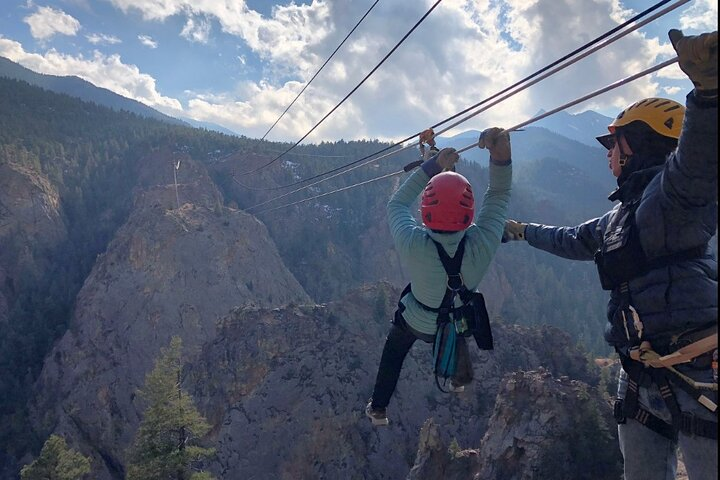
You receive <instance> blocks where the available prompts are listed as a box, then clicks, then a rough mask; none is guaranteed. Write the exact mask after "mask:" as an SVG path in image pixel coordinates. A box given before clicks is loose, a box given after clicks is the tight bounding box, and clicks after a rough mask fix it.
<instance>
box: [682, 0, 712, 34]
mask: <svg viewBox="0 0 720 480" xmlns="http://www.w3.org/2000/svg"><path fill="white" fill-rule="evenodd" d="M680 28H681V29H696V30H703V31H711V30H717V28H718V2H717V0H695V2H693V4H692V6H691V7H690V8H689V9H688V10H686V11H685V12H684V13H683V16H682V17H680Z"/></svg>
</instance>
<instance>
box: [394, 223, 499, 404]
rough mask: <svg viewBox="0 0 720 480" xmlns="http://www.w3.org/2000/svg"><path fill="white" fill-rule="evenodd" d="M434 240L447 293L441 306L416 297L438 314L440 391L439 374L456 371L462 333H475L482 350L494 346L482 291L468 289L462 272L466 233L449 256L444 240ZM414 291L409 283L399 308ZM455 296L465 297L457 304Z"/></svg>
mask: <svg viewBox="0 0 720 480" xmlns="http://www.w3.org/2000/svg"><path fill="white" fill-rule="evenodd" d="M433 243H434V244H435V248H436V249H437V252H438V255H439V256H440V261H441V262H442V264H443V268H444V269H445V273H446V274H447V285H446V289H445V295H444V296H443V299H442V302H440V306H439V307H438V308H433V307H430V306H428V305H425V304H424V303H422V302H420V301H419V300H417V298H416V299H415V301H417V302H418V304H419V305H420V306H421V307H422V308H423V309H424V310H426V311H428V312H432V313H435V314H437V333H436V334H435V340H434V343H433V362H434V370H435V383H436V385H437V387H438V388H439V389H440V391H442V392H446V390H444V389H443V388H442V386H441V385H440V382H439V378H440V377H442V378H444V379H446V380H447V378H450V377H452V376H453V375H454V374H455V372H456V369H457V360H458V359H457V353H458V352H457V346H456V342H457V341H458V340H459V341H464V339H460V338H459V337H469V336H472V337H473V338H474V339H475V343H476V344H477V346H478V348H479V349H481V350H492V349H493V337H492V331H491V329H490V317H489V316H488V313H487V308H486V306H485V298H484V297H483V295H482V293H480V292H472V291H470V290H468V288H467V287H466V286H465V283H464V280H463V278H462V274H461V273H460V267H461V265H462V258H463V255H464V253H465V237H463V238H462V240H460V244H459V245H458V249H457V251H456V253H455V256H454V257H450V256H449V255H448V254H447V252H445V249H444V248H443V247H442V245H441V244H439V243H438V242H436V241H434V240H433ZM411 291H412V286H411V284H407V286H406V287H405V289H403V291H402V293H401V294H400V301H399V302H398V308H400V309H401V310H402V309H404V307H405V306H404V305H403V304H402V299H403V298H404V297H405V295H407V294H408V293H410V292H411ZM456 296H459V297H460V300H461V301H462V305H461V306H459V307H456V306H454V304H455V297H456ZM443 385H444V384H443Z"/></svg>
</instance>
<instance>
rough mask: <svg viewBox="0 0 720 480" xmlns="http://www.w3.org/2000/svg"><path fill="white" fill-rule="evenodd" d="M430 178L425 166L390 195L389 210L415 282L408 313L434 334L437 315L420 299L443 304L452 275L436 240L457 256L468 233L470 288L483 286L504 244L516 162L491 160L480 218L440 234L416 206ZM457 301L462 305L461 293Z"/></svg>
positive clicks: (423, 330)
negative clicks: (426, 223) (415, 212)
mask: <svg viewBox="0 0 720 480" xmlns="http://www.w3.org/2000/svg"><path fill="white" fill-rule="evenodd" d="M429 180H430V177H429V176H428V175H427V174H426V173H425V172H424V171H423V170H422V169H421V168H419V169H417V170H416V171H415V172H413V174H412V175H411V176H410V177H409V178H408V179H407V180H406V181H405V182H404V183H403V184H402V185H401V186H400V188H398V190H397V191H396V192H395V193H394V194H393V195H392V197H391V198H390V201H389V202H388V204H387V215H388V221H389V223H390V233H391V235H392V237H393V240H394V241H395V248H396V250H397V252H398V253H399V254H400V258H401V260H402V262H403V265H405V267H406V269H407V271H408V273H409V275H410V282H411V283H412V292H411V293H410V294H408V295H406V296H405V297H404V298H403V299H402V303H403V304H404V305H405V311H404V312H403V318H405V321H406V322H407V323H408V324H409V325H410V327H412V328H413V329H414V330H417V331H418V332H420V333H423V334H428V335H434V334H435V330H436V320H437V314H435V313H433V312H429V311H427V310H425V309H423V308H422V306H420V304H419V303H418V301H420V302H422V303H423V304H425V305H427V306H429V307H433V308H437V307H439V306H440V303H441V302H442V299H443V296H444V295H445V288H446V285H447V275H446V273H445V269H444V268H443V265H442V262H441V261H440V257H439V256H438V253H437V249H436V248H435V245H434V244H433V242H432V240H435V241H436V242H438V243H440V244H441V245H442V246H443V247H444V248H445V251H446V252H447V254H448V255H450V256H451V257H452V256H455V252H456V251H457V248H458V245H459V244H460V240H462V238H463V236H466V237H467V239H466V240H465V254H464V256H463V262H462V267H461V269H460V272H461V273H462V276H463V280H464V281H465V286H466V287H467V288H468V289H470V290H474V289H475V288H477V286H478V284H479V283H480V280H482V278H483V276H484V275H485V272H486V271H487V269H488V267H489V265H490V261H491V260H492V258H493V256H494V255H495V251H496V250H497V248H498V246H499V245H500V239H501V238H502V233H503V228H504V226H505V220H506V219H507V210H508V204H509V202H510V185H511V182H512V166H511V165H496V164H493V163H490V182H489V185H488V189H487V191H486V192H485V195H484V197H483V202H482V205H481V206H480V209H479V211H478V213H477V217H476V219H475V223H473V224H472V225H470V226H469V227H468V228H467V229H466V230H464V231H461V232H453V233H435V232H433V231H431V230H430V229H428V228H426V227H425V226H424V225H423V224H422V223H418V222H417V221H416V220H415V217H414V216H413V214H412V212H411V210H410V208H411V206H412V204H413V203H414V202H415V200H416V199H417V197H418V195H420V193H421V192H422V191H423V189H424V188H425V185H427V183H428V181H429ZM476 209H477V205H476ZM455 302H456V305H458V306H459V305H460V299H459V298H457V297H456V299H455Z"/></svg>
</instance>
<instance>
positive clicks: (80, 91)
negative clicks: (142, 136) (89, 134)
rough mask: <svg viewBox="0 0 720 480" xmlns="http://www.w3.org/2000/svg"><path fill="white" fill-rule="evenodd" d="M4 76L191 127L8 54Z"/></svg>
mask: <svg viewBox="0 0 720 480" xmlns="http://www.w3.org/2000/svg"><path fill="white" fill-rule="evenodd" d="M0 77H7V78H11V79H14V80H22V81H24V82H27V83H29V84H30V85H35V86H36V87H40V88H44V89H45V90H49V91H51V92H55V93H64V94H65V95H70V96H71V97H77V98H80V99H81V100H84V101H86V102H93V103H96V104H98V105H102V106H104V107H108V108H111V109H113V110H117V111H119V110H126V111H128V112H131V113H134V114H137V115H140V116H142V117H146V118H153V119H156V120H160V121H163V122H168V123H172V124H174V125H185V126H189V123H188V122H184V121H182V120H179V119H177V118H175V117H171V116H169V115H165V114H164V113H161V112H158V111H157V110H155V109H154V108H151V107H148V106H147V105H144V104H143V103H140V102H138V101H137V100H132V99H130V98H127V97H123V96H122V95H118V94H117V93H114V92H112V91H110V90H108V89H106V88H101V87H98V86H95V85H93V84H92V83H90V82H88V81H86V80H83V79H82V78H80V77H76V76H66V77H62V76H57V75H46V74H43V73H37V72H34V71H32V70H30V69H28V68H25V67H23V66H22V65H20V64H18V63H15V62H13V61H11V60H9V59H7V58H5V57H0Z"/></svg>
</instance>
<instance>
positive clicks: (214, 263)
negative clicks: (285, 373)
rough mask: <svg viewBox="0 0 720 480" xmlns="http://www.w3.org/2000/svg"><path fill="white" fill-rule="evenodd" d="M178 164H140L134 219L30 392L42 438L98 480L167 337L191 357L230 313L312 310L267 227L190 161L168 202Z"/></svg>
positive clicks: (131, 425)
mask: <svg viewBox="0 0 720 480" xmlns="http://www.w3.org/2000/svg"><path fill="white" fill-rule="evenodd" d="M176 161H177V158H176V156H175V155H172V154H170V153H168V152H165V153H157V154H156V155H154V156H152V157H148V158H146V159H144V160H143V161H142V162H140V163H141V164H143V165H144V167H143V170H142V171H141V172H140V179H141V181H140V184H139V187H138V189H137V191H136V192H135V195H134V196H135V204H134V206H133V209H132V212H131V214H130V216H129V218H128V220H127V222H126V223H125V224H124V225H123V226H122V227H121V228H120V230H119V231H118V232H117V234H116V235H115V238H114V239H113V240H112V242H111V243H110V245H109V246H108V248H107V251H106V252H105V253H104V254H102V255H101V256H100V257H99V258H98V259H97V261H96V263H95V266H94V268H93V269H92V272H91V273H90V275H89V276H88V277H87V279H86V281H85V284H84V286H83V288H82V290H81V291H80V293H79V294H78V296H77V299H76V303H75V312H74V315H73V318H72V322H71V325H70V329H69V331H68V332H67V333H66V334H65V335H64V336H63V337H62V339H61V340H60V341H59V342H58V343H57V345H56V346H55V347H54V349H53V351H52V352H51V354H50V355H49V356H48V357H47V358H46V361H45V364H44V367H43V371H42V373H41V375H40V378H39V380H38V382H37V385H36V394H35V400H34V402H33V405H32V417H33V422H34V425H35V427H36V428H37V430H38V432H40V434H41V435H47V434H50V433H53V432H54V433H58V434H62V435H64V436H66V437H68V438H72V439H73V440H74V441H75V442H77V444H78V445H79V446H80V448H81V449H82V450H83V451H85V452H86V453H90V454H91V455H92V457H93V461H94V465H95V469H96V478H107V477H108V476H109V475H113V476H114V477H116V478H120V477H121V475H122V470H123V466H122V465H123V462H124V454H125V449H126V447H127V446H128V445H129V443H130V441H131V439H132V436H133V435H134V433H135V428H136V427H137V424H138V421H139V418H140V417H139V415H140V412H139V411H138V409H139V406H138V405H137V404H136V402H137V399H136V393H135V392H136V389H137V388H138V387H139V386H141V385H142V382H143V380H144V376H145V373H146V372H147V371H148V370H149V369H150V368H151V367H152V364H153V361H154V359H155V358H156V356H157V354H158V352H159V351H160V348H161V347H163V346H166V345H167V344H168V343H169V340H170V338H171V337H172V336H173V335H179V336H181V337H182V339H183V341H184V344H185V345H186V346H187V347H188V351H189V352H190V358H192V357H193V352H197V351H198V350H199V348H200V347H201V346H203V345H204V344H206V343H207V342H212V341H213V340H214V339H215V338H216V336H217V327H218V322H219V319H221V318H222V317H224V316H225V315H227V313H228V312H229V311H231V309H232V308H234V307H236V306H238V305H256V306H260V307H274V306H279V305H285V304H288V303H291V302H301V303H302V302H307V301H309V298H308V296H307V294H306V293H305V292H304V290H303V289H302V287H301V286H300V285H299V283H298V282H297V281H296V280H295V278H294V277H293V276H292V274H291V273H290V272H288V271H287V270H286V269H285V267H284V265H283V263H282V261H281V260H280V257H279V255H278V253H277V250H276V249H275V247H274V244H273V242H272V241H271V240H270V238H269V237H268V234H267V231H266V229H265V228H264V226H263V225H262V224H261V223H260V222H258V221H257V220H256V219H255V218H253V217H252V216H250V215H247V214H245V213H243V212H240V211H237V210H229V209H226V208H223V207H222V198H221V196H220V193H219V192H218V191H217V189H216V188H215V186H214V184H213V183H212V181H211V180H210V178H209V177H208V175H207V173H206V172H205V171H204V169H203V168H202V167H201V166H199V165H197V164H195V163H193V162H192V161H191V160H190V159H188V158H184V159H183V161H182V163H181V166H180V168H179V169H178V170H177V174H178V175H179V176H178V193H177V196H176V193H175V184H174V180H173V174H172V172H173V170H172V169H173V168H175V167H174V166H176V165H177V163H176ZM168 176H169V177H168ZM168 179H170V180H169V181H168ZM178 198H180V199H181V202H182V203H181V206H180V208H176V205H175V204H176V201H177V199H178Z"/></svg>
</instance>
